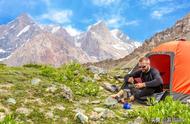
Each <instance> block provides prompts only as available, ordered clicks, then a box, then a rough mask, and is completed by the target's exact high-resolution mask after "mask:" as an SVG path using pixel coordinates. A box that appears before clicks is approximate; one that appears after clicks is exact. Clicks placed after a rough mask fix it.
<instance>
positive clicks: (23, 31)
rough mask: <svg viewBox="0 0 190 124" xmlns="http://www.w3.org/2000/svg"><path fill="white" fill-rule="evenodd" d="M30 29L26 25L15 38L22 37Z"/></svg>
mask: <svg viewBox="0 0 190 124" xmlns="http://www.w3.org/2000/svg"><path fill="white" fill-rule="evenodd" d="M29 29H30V25H27V26H26V27H24V28H23V29H22V30H21V31H20V32H19V33H18V34H17V37H19V36H20V35H22V34H23V33H25V32H27V31H28V30H29Z"/></svg>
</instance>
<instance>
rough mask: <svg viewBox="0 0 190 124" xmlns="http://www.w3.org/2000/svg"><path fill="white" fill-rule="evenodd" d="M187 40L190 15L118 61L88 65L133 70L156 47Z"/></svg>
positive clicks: (189, 37)
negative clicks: (139, 60) (141, 58)
mask: <svg viewBox="0 0 190 124" xmlns="http://www.w3.org/2000/svg"><path fill="white" fill-rule="evenodd" d="M178 39H186V40H190V14H188V15H187V16H185V17H184V18H182V19H181V20H179V21H177V22H176V23H175V24H174V25H173V26H172V27H170V28H167V29H165V30H164V31H161V32H159V33H156V34H155V35H154V36H152V37H151V38H150V39H147V40H145V41H144V43H143V44H142V46H140V47H138V48H136V49H135V50H134V51H133V52H132V53H131V54H129V55H127V56H125V57H124V58H121V59H118V60H111V59H108V60H105V61H101V62H97V63H88V64H87V65H91V64H92V65H96V66H99V67H103V68H110V69H111V68H113V67H115V68H123V69H127V68H132V67H134V66H135V65H136V64H137V61H138V59H139V58H140V57H142V56H144V55H145V54H146V53H148V52H150V51H151V50H152V49H153V48H154V47H156V46H158V45H159V44H161V43H164V42H168V41H173V40H178Z"/></svg>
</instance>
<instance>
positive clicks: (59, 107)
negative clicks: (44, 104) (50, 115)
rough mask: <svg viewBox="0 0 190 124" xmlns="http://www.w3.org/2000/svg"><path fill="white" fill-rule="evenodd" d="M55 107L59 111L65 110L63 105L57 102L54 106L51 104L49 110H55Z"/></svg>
mask: <svg viewBox="0 0 190 124" xmlns="http://www.w3.org/2000/svg"><path fill="white" fill-rule="evenodd" d="M55 109H58V110H60V111H64V110H65V107H64V106H63V105H61V104H57V105H55V106H53V107H52V108H51V110H55Z"/></svg>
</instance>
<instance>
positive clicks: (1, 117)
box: [0, 112, 6, 121]
mask: <svg viewBox="0 0 190 124" xmlns="http://www.w3.org/2000/svg"><path fill="white" fill-rule="evenodd" d="M5 116H6V114H5V113H3V112H0V121H3V120H4V118H5Z"/></svg>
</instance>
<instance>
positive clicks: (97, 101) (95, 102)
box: [91, 100, 101, 104]
mask: <svg viewBox="0 0 190 124" xmlns="http://www.w3.org/2000/svg"><path fill="white" fill-rule="evenodd" d="M100 103H101V101H100V100H95V101H92V102H91V104H100Z"/></svg>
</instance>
